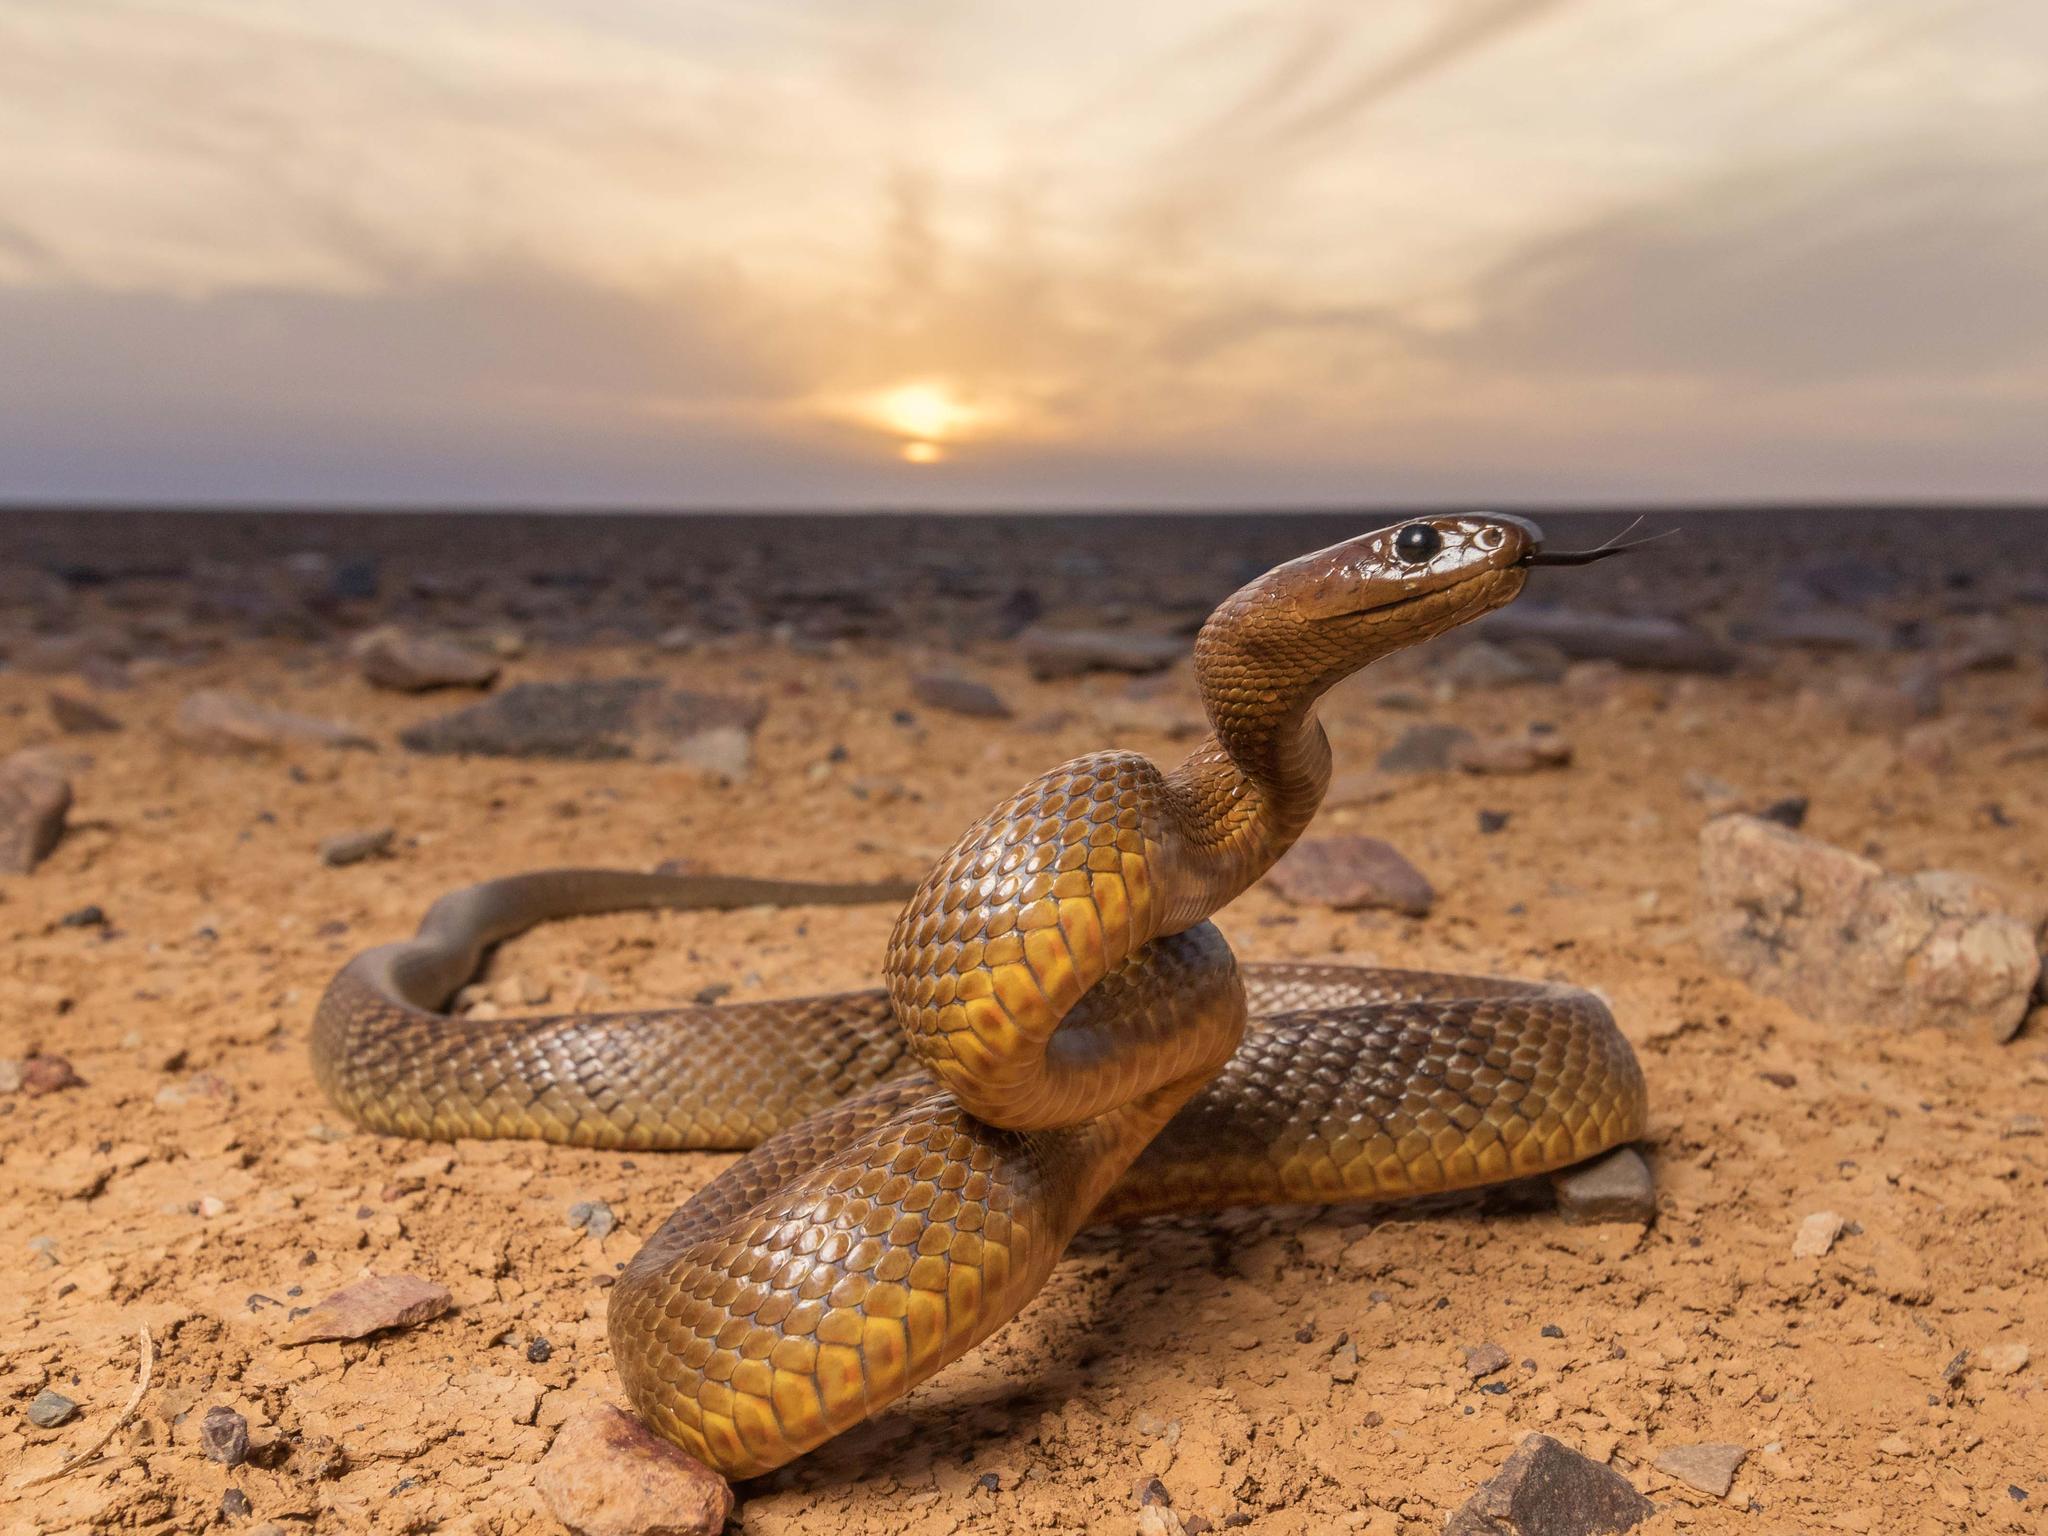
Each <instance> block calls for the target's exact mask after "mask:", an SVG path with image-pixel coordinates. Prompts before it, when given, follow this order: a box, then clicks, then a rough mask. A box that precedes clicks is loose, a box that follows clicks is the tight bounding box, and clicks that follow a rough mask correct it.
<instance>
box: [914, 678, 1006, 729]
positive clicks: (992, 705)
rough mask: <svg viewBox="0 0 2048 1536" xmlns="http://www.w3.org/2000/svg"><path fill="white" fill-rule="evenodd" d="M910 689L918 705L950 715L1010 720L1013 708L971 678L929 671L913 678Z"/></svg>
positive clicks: (985, 686)
mask: <svg viewBox="0 0 2048 1536" xmlns="http://www.w3.org/2000/svg"><path fill="white" fill-rule="evenodd" d="M910 689H911V692H912V693H913V694H914V695H916V697H917V702H918V703H920V704H923V705H926V706H927V707H929V708H932V709H943V710H945V711H946V712H947V713H948V714H953V715H966V716H968V717H970V718H972V719H977V720H1007V719H1009V718H1010V716H1011V709H1010V706H1009V705H1008V704H1005V703H1004V702H1003V696H1002V695H1001V694H999V693H997V692H996V691H995V689H993V688H991V687H989V685H988V684H987V683H978V682H976V681H975V680H974V679H973V678H971V677H955V676H953V675H952V674H951V673H944V672H926V673H921V674H919V675H918V676H917V677H914V678H912V679H911V683H910Z"/></svg>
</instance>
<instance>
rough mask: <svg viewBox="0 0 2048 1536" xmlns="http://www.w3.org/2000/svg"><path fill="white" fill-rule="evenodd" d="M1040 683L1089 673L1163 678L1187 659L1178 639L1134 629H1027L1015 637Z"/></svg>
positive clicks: (1180, 640)
mask: <svg viewBox="0 0 2048 1536" xmlns="http://www.w3.org/2000/svg"><path fill="white" fill-rule="evenodd" d="M1017 643H1018V644H1019V645H1020V646H1021V647H1022V648H1023V651H1024V662H1025V665H1027V666H1028V667H1030V669H1031V675H1032V676H1033V677H1035V678H1037V679H1038V680H1039V681H1040V682H1049V681H1051V680H1053V679H1055V678H1064V677H1079V676H1081V675H1082V674H1083V673H1085V672H1129V673H1133V674H1138V675H1142V674H1144V673H1147V672H1163V671H1165V670H1166V669H1167V668H1168V667H1170V666H1172V665H1173V664H1174V663H1175V662H1177V661H1179V660H1181V659H1182V658H1183V657H1185V656H1186V655H1187V654H1188V651H1189V646H1188V642H1187V641H1185V640H1183V639H1181V638H1180V637H1179V636H1178V635H1158V634H1150V633H1147V632H1146V631H1144V630H1136V629H1043V628H1034V629H1027V630H1025V631H1024V633H1023V634H1021V635H1019V636H1018V637H1017Z"/></svg>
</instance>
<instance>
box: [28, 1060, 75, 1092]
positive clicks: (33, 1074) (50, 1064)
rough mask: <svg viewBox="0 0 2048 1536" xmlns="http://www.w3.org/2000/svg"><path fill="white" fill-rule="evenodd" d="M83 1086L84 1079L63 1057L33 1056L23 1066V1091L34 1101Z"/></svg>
mask: <svg viewBox="0 0 2048 1536" xmlns="http://www.w3.org/2000/svg"><path fill="white" fill-rule="evenodd" d="M83 1085H84V1079H83V1078H81V1077H80V1076H79V1075H78V1074H77V1072H75V1071H73V1070H72V1067H71V1063H70V1062H69V1061H68V1060H66V1059H65V1058H64V1057H62V1056H31V1057H29V1058H28V1060H26V1061H24V1062H23V1063H22V1064H21V1091H22V1092H23V1093H25V1094H27V1095H28V1096H29V1097H30V1098H32V1099H39V1098H41V1097H42V1096H43V1095H44V1094H46V1093H62V1092H63V1091H64V1090H65V1089H67V1088H78V1087H82V1086H83Z"/></svg>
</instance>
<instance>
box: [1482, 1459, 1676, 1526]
mask: <svg viewBox="0 0 2048 1536" xmlns="http://www.w3.org/2000/svg"><path fill="white" fill-rule="evenodd" d="M1655 1512H1656V1506H1655V1505H1653V1504H1652V1503H1651V1502H1650V1501H1649V1500H1648V1499H1646V1498H1644V1497H1643V1496H1642V1495H1641V1494H1640V1493H1637V1492H1636V1491H1635V1489H1634V1488H1632V1487H1631V1486H1630V1485H1629V1481H1628V1479H1627V1478H1625V1477H1623V1476H1622V1475H1621V1474H1620V1473H1619V1472H1616V1471H1615V1470H1614V1469H1613V1468H1612V1467H1607V1466H1603V1465H1602V1464H1601V1463H1599V1462H1597V1461H1593V1460H1591V1459H1590V1458H1588V1457H1585V1456H1581V1455H1580V1454H1579V1453H1578V1452H1577V1451H1575V1450H1573V1449H1571V1448H1570V1447H1569V1446H1567V1445H1565V1444H1563V1443H1562V1442H1561V1441H1557V1440H1553V1439H1552V1438H1551V1437H1550V1436H1549V1435H1542V1434H1535V1435H1528V1436H1525V1437H1524V1438H1523V1440H1522V1443H1521V1444H1520V1445H1518V1446H1516V1447H1515V1450H1514V1454H1513V1455H1511V1456H1509V1457H1508V1459H1507V1460H1506V1461H1505V1462H1503V1463H1501V1469H1500V1471H1498V1472H1496V1473H1495V1474H1494V1475H1493V1476H1492V1477H1491V1478H1489V1479H1487V1481H1486V1482H1485V1483H1483V1484H1482V1485H1481V1486H1480V1488H1479V1490H1478V1492H1476V1493H1474V1494H1473V1495H1472V1497H1471V1498H1470V1499H1468V1500H1467V1501H1466V1502H1465V1504H1464V1506H1463V1507H1462V1508H1461V1509H1459V1510H1458V1512H1457V1513H1456V1514H1454V1515H1452V1516H1451V1519H1450V1523H1449V1524H1448V1525H1446V1526H1445V1527H1444V1536H1614V1533H1617V1532H1621V1531H1632V1530H1634V1529H1635V1528H1636V1527H1637V1526H1638V1525H1640V1524H1642V1522H1643V1521H1645V1520H1647V1519H1648V1518H1649V1517H1650V1516H1651V1515H1652V1514H1654V1513H1655Z"/></svg>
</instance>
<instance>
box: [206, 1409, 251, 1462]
mask: <svg viewBox="0 0 2048 1536" xmlns="http://www.w3.org/2000/svg"><path fill="white" fill-rule="evenodd" d="M199 1449H200V1451H201V1453H202V1454H203V1455H204V1456H205V1457H206V1459H207V1460H208V1461H217V1462H219V1463H220V1464H221V1465H222V1466H224V1467H239V1466H240V1465H241V1464H242V1463H243V1462H245V1461H247V1460H248V1459H249V1421H248V1420H247V1419H245V1418H243V1417H242V1416H241V1415H240V1414H239V1413H237V1412H235V1410H234V1409H232V1408H230V1407H228V1406H227V1405H226V1404H224V1403H216V1404H214V1405H213V1407H211V1408H209V1409H207V1410H206V1417H205V1418H203V1419H201V1420H200V1421H199Z"/></svg>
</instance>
